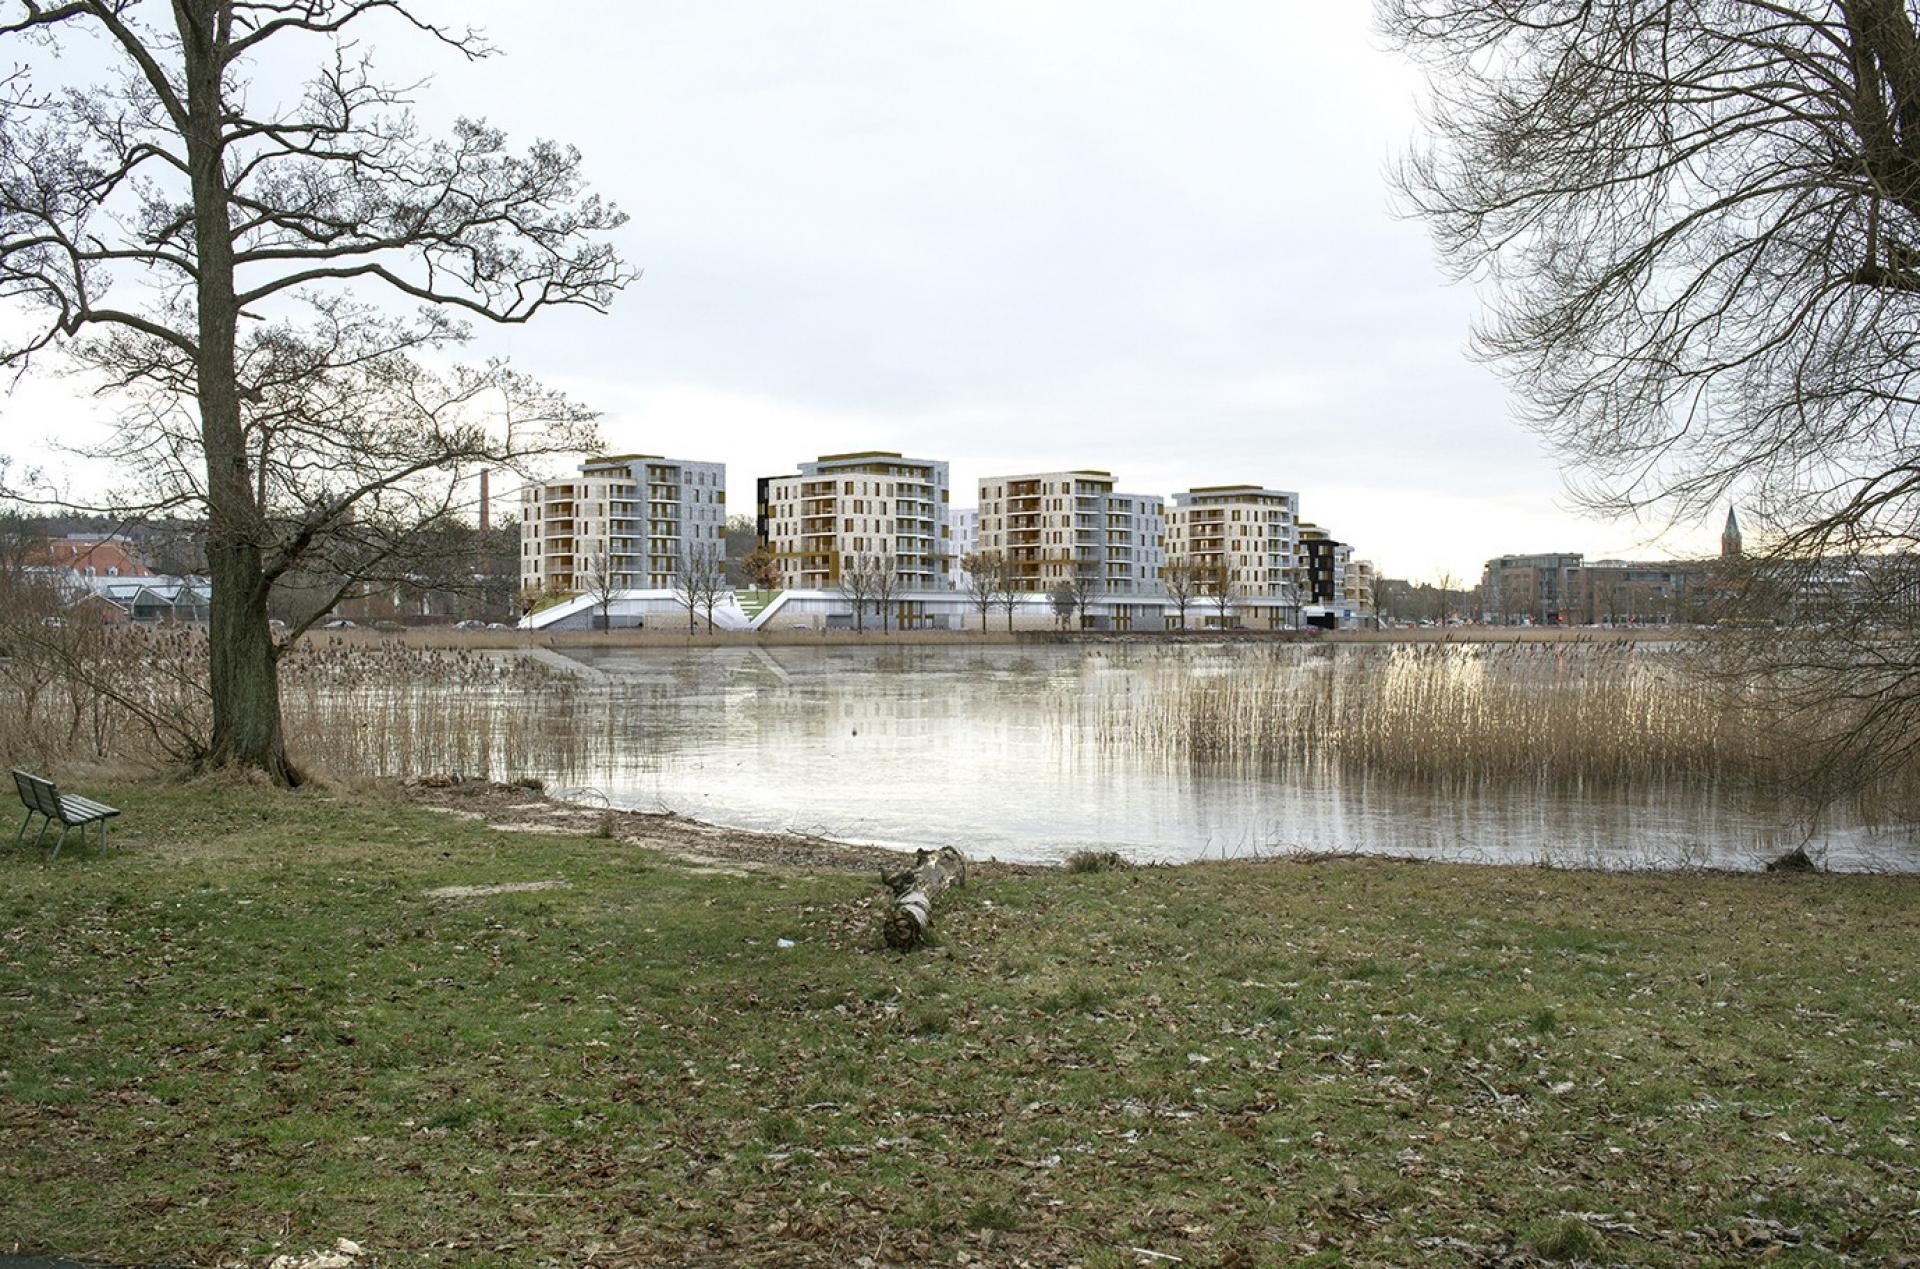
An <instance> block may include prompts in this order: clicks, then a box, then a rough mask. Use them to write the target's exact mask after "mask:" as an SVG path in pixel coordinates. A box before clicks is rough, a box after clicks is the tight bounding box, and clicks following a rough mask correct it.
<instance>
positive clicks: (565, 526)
mask: <svg viewBox="0 0 1920 1269" xmlns="http://www.w3.org/2000/svg"><path fill="white" fill-rule="evenodd" d="M726 536H727V468H726V464H724V463H704V462H693V461H689V460H686V459H679V458H661V457H659V456H658V455H654V454H619V455H613V456H609V457H606V458H594V459H589V460H588V461H587V462H585V463H583V464H582V465H581V467H580V473H579V475H577V476H564V477H561V478H559V479H557V480H548V481H542V482H541V483H539V484H535V485H529V486H527V487H526V488H525V489H523V490H521V492H520V583H521V587H522V589H530V590H534V591H541V592H549V593H556V594H564V593H568V592H574V591H583V590H587V589H589V588H590V587H594V586H597V585H599V584H600V583H601V581H602V580H603V579H602V577H601V574H603V573H604V574H606V577H605V578H604V580H606V581H610V582H611V583H612V584H613V586H615V587H616V588H618V589H621V590H665V589H667V588H668V587H670V586H672V585H673V581H674V577H675V575H676V574H677V573H678V572H679V571H680V568H681V563H682V561H684V560H685V559H687V558H688V556H689V554H690V553H691V552H692V551H694V550H695V549H697V548H705V549H710V550H714V551H719V552H722V553H724V552H725V550H726Z"/></svg>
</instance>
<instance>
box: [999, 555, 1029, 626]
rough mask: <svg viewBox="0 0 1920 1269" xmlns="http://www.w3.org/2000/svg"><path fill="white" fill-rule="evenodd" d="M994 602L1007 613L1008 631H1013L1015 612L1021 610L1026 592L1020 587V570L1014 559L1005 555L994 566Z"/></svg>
mask: <svg viewBox="0 0 1920 1269" xmlns="http://www.w3.org/2000/svg"><path fill="white" fill-rule="evenodd" d="M993 586H994V602H996V603H998V604H999V605H1000V608H1001V610H1002V611H1004V612H1005V613H1006V614H1007V633H1008V634H1012V633H1013V614H1014V613H1015V612H1017V611H1019V608H1020V603H1021V601H1022V600H1023V599H1025V598H1026V592H1025V591H1023V590H1021V589H1020V570H1019V569H1017V568H1015V567H1014V563H1013V561H1012V560H1010V559H1008V558H1007V557H1005V556H1004V555H1003V556H1001V557H1000V558H999V560H998V561H997V563H996V566H995V568H994V577H993Z"/></svg>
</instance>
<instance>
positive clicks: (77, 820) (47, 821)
mask: <svg viewBox="0 0 1920 1269" xmlns="http://www.w3.org/2000/svg"><path fill="white" fill-rule="evenodd" d="M13 787H14V788H15V789H17V790H19V792H20V805H22V806H24V807H26V808H27V818H25V819H24V820H21V821H20V831H19V832H17V833H15V834H14V835H13V841H14V844H15V845H16V846H17V845H19V844H20V841H21V839H22V838H24V837H25V836H26V835H27V826H28V825H29V824H31V823H33V817H34V816H36V815H38V816H39V817H40V835H39V836H38V837H35V838H34V839H33V844H34V845H35V846H39V845H40V843H41V842H43V841H45V840H46V839H47V828H48V826H49V825H53V824H58V825H59V826H60V839H59V840H58V841H56V842H55V843H54V844H53V857H54V858H55V859H58V858H60V848H61V847H62V846H65V845H66V844H67V834H68V833H69V832H71V831H72V830H74V829H76V828H77V829H79V830H80V840H81V841H83V842H84V841H86V840H87V825H89V824H92V823H93V822H95V821H96V820H97V821H99V824H100V852H101V853H102V854H105V853H106V849H107V821H108V820H110V819H112V818H113V817H114V816H116V815H118V814H120V812H119V811H118V810H116V809H115V808H113V807H111V806H108V805H107V804H106V803H105V802H95V801H94V800H93V799H92V798H77V797H71V796H62V795H61V793H60V790H59V789H56V788H55V787H54V786H53V781H51V780H45V779H42V778H41V777H39V776H37V775H29V774H27V773H26V772H25V771H16V772H14V773H13Z"/></svg>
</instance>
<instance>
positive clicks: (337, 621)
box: [320, 617, 359, 630]
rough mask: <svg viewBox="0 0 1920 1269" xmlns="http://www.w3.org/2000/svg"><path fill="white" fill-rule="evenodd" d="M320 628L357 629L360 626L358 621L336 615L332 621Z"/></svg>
mask: <svg viewBox="0 0 1920 1269" xmlns="http://www.w3.org/2000/svg"><path fill="white" fill-rule="evenodd" d="M320 628H321V629H322V630H356V629H358V628H359V626H358V623H356V622H351V621H348V620H347V619H346V618H345V617H335V618H334V619H333V620H332V621H329V622H328V623H327V624H326V625H324V626H321V627H320Z"/></svg>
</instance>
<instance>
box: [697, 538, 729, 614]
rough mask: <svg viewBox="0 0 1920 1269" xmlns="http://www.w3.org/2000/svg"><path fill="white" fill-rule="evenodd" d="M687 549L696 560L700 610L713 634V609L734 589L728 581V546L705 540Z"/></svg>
mask: <svg viewBox="0 0 1920 1269" xmlns="http://www.w3.org/2000/svg"><path fill="white" fill-rule="evenodd" d="M687 551H688V554H689V555H690V556H692V557H693V558H694V559H695V560H696V563H695V564H694V566H693V577H694V584H695V586H696V587H697V589H698V591H699V602H700V610H701V611H702V612H704V613H705V614H706V617H707V633H708V634H712V633H713V610H714V609H715V608H718V607H719V606H720V601H721V600H723V599H725V598H726V597H727V594H728V592H729V591H730V590H731V589H732V587H731V586H730V585H729V583H728V581H727V555H726V546H725V544H724V543H721V542H703V543H699V544H697V545H690V546H688V548H687Z"/></svg>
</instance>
